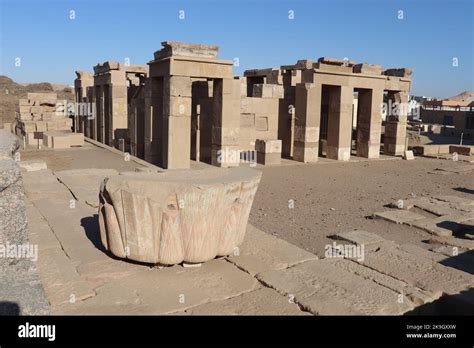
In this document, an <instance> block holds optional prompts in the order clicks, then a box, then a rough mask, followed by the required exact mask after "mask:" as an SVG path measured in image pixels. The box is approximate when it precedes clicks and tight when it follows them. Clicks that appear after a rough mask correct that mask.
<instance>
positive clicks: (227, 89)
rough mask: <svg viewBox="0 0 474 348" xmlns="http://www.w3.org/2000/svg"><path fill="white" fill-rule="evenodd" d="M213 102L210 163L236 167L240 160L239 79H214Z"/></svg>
mask: <svg viewBox="0 0 474 348" xmlns="http://www.w3.org/2000/svg"><path fill="white" fill-rule="evenodd" d="M213 102H214V105H213V107H214V118H213V120H212V150H211V157H212V158H211V163H212V164H213V165H215V166H218V167H237V166H238V165H239V162H240V152H239V133H240V81H239V80H235V79H230V78H225V79H215V80H214V86H213Z"/></svg>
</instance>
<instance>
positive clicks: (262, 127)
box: [255, 116, 269, 131]
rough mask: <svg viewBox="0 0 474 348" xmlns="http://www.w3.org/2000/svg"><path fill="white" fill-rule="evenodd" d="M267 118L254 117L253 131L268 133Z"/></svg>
mask: <svg viewBox="0 0 474 348" xmlns="http://www.w3.org/2000/svg"><path fill="white" fill-rule="evenodd" d="M268 129H269V127H268V117H265V116H256V117H255V130H257V131H268Z"/></svg>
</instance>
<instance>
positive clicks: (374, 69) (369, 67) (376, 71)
mask: <svg viewBox="0 0 474 348" xmlns="http://www.w3.org/2000/svg"><path fill="white" fill-rule="evenodd" d="M382 71H383V67H382V66H381V65H379V64H367V63H365V64H356V65H354V66H353V72H354V73H361V74H371V75H381V74H382Z"/></svg>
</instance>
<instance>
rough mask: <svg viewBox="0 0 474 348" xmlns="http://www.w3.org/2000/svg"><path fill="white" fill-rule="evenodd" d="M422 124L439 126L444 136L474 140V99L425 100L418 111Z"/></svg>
mask: <svg viewBox="0 0 474 348" xmlns="http://www.w3.org/2000/svg"><path fill="white" fill-rule="evenodd" d="M420 116H421V120H422V122H423V123H426V124H435V125H441V126H442V128H440V129H441V132H442V134H444V135H451V136H459V135H460V134H461V133H463V137H465V138H467V139H470V138H474V98H472V97H469V98H465V99H462V100H451V99H448V100H426V101H424V102H423V104H422V106H421V109H420Z"/></svg>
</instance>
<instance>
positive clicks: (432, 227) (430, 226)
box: [406, 218, 458, 237]
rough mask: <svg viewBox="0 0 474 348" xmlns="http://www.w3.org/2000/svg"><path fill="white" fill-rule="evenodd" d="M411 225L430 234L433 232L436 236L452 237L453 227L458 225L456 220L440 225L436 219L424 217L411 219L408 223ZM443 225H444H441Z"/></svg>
mask: <svg viewBox="0 0 474 348" xmlns="http://www.w3.org/2000/svg"><path fill="white" fill-rule="evenodd" d="M406 224H407V225H409V226H413V227H416V228H419V229H420V230H423V231H425V232H428V233H429V234H433V235H435V236H440V237H450V236H452V235H453V229H455V228H456V227H457V226H458V225H457V223H455V222H447V221H446V222H444V223H443V224H442V225H440V223H439V222H437V221H436V219H433V218H423V219H420V220H415V221H409V222H407V223H406ZM441 226H443V227H441Z"/></svg>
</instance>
